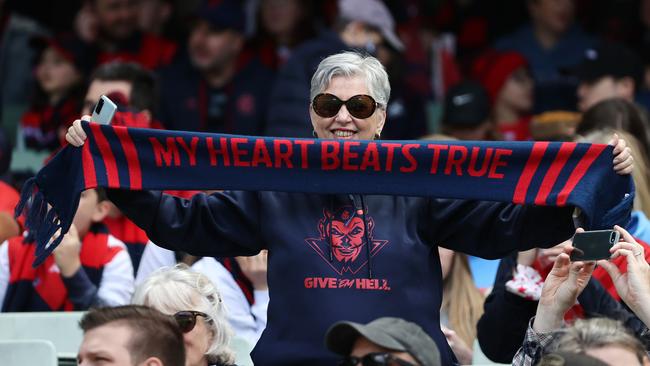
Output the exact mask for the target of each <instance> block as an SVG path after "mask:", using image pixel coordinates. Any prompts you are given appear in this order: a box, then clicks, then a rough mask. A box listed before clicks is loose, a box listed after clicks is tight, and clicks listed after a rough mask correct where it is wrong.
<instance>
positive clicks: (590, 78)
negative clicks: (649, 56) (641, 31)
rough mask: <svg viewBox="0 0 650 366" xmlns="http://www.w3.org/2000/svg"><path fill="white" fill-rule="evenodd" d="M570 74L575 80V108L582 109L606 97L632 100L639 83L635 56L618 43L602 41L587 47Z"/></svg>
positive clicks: (638, 71)
mask: <svg viewBox="0 0 650 366" xmlns="http://www.w3.org/2000/svg"><path fill="white" fill-rule="evenodd" d="M573 73H574V74H575V76H577V77H578V80H579V84H578V91H577V95H578V109H579V110H580V111H582V112H584V111H586V110H588V109H589V108H591V107H592V106H594V105H595V104H596V103H598V102H601V101H603V100H605V99H609V98H622V99H624V100H627V101H628V102H634V100H635V96H636V94H637V92H638V91H639V90H640V88H641V86H642V85H643V84H642V78H643V69H642V66H641V62H640V60H639V58H638V56H637V55H636V54H634V52H632V51H630V50H629V49H628V48H627V47H625V46H624V45H621V44H618V43H602V44H601V45H600V46H598V47H596V48H589V49H587V50H586V51H585V53H584V59H583V61H582V63H581V64H580V65H579V67H577V68H575V69H574V71H573Z"/></svg>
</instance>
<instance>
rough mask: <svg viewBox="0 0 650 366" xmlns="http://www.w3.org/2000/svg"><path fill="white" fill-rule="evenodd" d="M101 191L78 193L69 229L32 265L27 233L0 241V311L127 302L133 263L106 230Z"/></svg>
mask: <svg viewBox="0 0 650 366" xmlns="http://www.w3.org/2000/svg"><path fill="white" fill-rule="evenodd" d="M108 210H109V206H108V200H107V198H106V192H105V191H104V190H103V189H101V188H97V189H89V190H86V191H84V192H82V193H81V198H80V200H79V206H78V208H77V212H76V213H75V216H74V219H73V222H72V226H71V228H70V231H69V232H68V233H67V234H66V235H65V236H64V237H63V240H62V241H61V244H60V245H59V246H58V247H57V248H56V249H55V250H54V251H53V252H52V254H50V256H48V257H47V258H46V259H45V261H44V263H43V264H42V265H41V266H39V267H37V268H35V269H34V268H32V265H31V263H32V261H33V259H34V253H35V250H36V243H35V242H34V240H33V239H30V238H29V236H28V235H21V236H18V237H14V238H11V239H9V240H7V241H6V242H5V243H4V244H2V245H0V303H2V309H1V310H2V311H3V312H6V311H73V310H76V311H80V310H88V309H89V308H90V307H91V306H117V305H125V304H127V303H128V301H129V299H130V297H131V295H132V294H133V288H134V284H133V282H134V277H133V266H132V264H131V260H130V258H129V255H128V253H127V251H126V248H125V246H124V243H122V242H121V241H119V240H118V239H117V238H115V237H113V236H112V235H110V234H109V233H108V231H107V230H106V227H105V226H104V225H103V224H102V220H103V219H104V218H105V217H106V215H107V214H108Z"/></svg>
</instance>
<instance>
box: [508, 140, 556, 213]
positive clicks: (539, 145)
mask: <svg viewBox="0 0 650 366" xmlns="http://www.w3.org/2000/svg"><path fill="white" fill-rule="evenodd" d="M548 145H549V143H548V142H536V143H535V144H534V145H533V149H532V151H531V152H530V156H529V157H528V161H527V162H526V166H525V167H524V170H523V171H522V172H521V176H519V181H518V182H517V187H516V188H515V194H514V195H513V196H512V202H513V203H516V204H522V203H524V202H525V201H526V193H527V192H528V187H529V186H530V182H531V181H532V180H533V176H534V175H535V172H536V171H537V168H538V167H539V163H540V162H541V161H542V157H543V156H544V153H545V152H546V148H547V147H548Z"/></svg>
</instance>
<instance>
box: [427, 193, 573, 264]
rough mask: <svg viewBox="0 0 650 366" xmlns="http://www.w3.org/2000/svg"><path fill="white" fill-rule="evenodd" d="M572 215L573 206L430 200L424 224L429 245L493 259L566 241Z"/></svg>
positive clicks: (570, 232) (569, 234) (570, 227)
mask: <svg viewBox="0 0 650 366" xmlns="http://www.w3.org/2000/svg"><path fill="white" fill-rule="evenodd" d="M572 213H573V207H547V206H522V205H515V204H512V203H501V202H488V201H465V200H448V199H432V200H431V201H430V207H429V217H428V220H426V222H427V223H426V225H428V228H429V229H428V230H429V235H430V236H431V240H432V242H433V243H436V244H438V245H440V246H443V247H446V248H449V249H452V250H456V251H459V252H463V253H467V254H470V255H474V256H478V257H482V258H486V259H496V258H502V257H504V256H505V255H507V254H508V253H510V252H512V251H515V250H517V251H521V250H526V249H530V248H535V247H539V248H548V247H551V246H553V245H556V244H559V243H560V242H562V241H564V240H566V239H568V238H570V237H571V235H573V233H574V230H575V227H574V224H573V217H572Z"/></svg>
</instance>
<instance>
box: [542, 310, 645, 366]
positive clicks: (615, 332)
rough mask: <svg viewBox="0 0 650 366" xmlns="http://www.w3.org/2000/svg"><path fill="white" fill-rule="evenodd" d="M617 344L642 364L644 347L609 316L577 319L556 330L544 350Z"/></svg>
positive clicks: (580, 349) (581, 350) (574, 350)
mask: <svg viewBox="0 0 650 366" xmlns="http://www.w3.org/2000/svg"><path fill="white" fill-rule="evenodd" d="M605 346H618V347H621V348H625V349H627V350H629V351H631V352H633V353H634V354H635V355H636V357H637V358H638V360H639V362H640V363H641V364H643V358H644V357H646V351H645V347H644V346H643V344H642V343H641V341H640V340H639V339H637V338H636V337H635V336H634V335H632V333H630V331H629V330H628V329H627V328H626V327H625V325H623V323H622V322H620V321H618V320H614V319H609V318H590V319H579V320H577V321H576V322H575V324H574V325H573V326H571V327H569V328H566V329H562V330H560V331H558V333H557V335H556V336H555V337H554V339H553V342H552V344H551V345H550V346H549V347H548V349H547V350H546V351H551V352H558V351H559V352H571V353H585V352H586V351H587V350H589V349H594V348H601V347H605Z"/></svg>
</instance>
